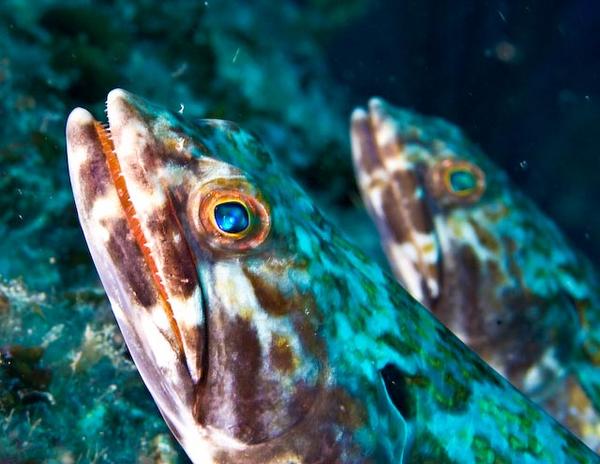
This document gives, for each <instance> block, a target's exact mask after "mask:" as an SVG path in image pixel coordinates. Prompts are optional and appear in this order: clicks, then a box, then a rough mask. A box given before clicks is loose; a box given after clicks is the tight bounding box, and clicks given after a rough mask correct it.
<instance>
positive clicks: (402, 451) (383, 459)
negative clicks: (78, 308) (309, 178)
mask: <svg viewBox="0 0 600 464" xmlns="http://www.w3.org/2000/svg"><path fill="white" fill-rule="evenodd" d="M107 110H108V111H107V112H108V118H109V123H110V133H109V132H108V129H105V128H103V127H102V126H101V125H100V124H99V123H97V122H96V121H95V120H94V119H93V117H92V116H91V114H90V113H88V112H87V111H85V110H83V109H76V110H74V111H73V112H72V114H71V115H70V117H69V120H68V122H67V148H68V155H69V170H70V175H71V179H72V185H73V191H74V195H75V199H76V204H77V210H78V214H79V219H80V222H81V225H82V228H83V231H84V234H85V236H86V240H87V242H88V245H89V248H90V251H91V254H92V257H93V259H94V262H95V264H96V268H97V270H98V273H99V275H100V278H101V280H102V282H103V285H104V287H105V289H106V292H107V294H108V297H109V299H110V301H111V304H112V308H113V311H114V313H115V316H116V319H117V321H118V323H119V325H120V327H121V330H122V332H123V335H124V338H125V340H126V342H127V345H128V347H129V350H130V352H131V355H132V357H133V359H134V361H135V363H136V365H137V367H138V369H139V371H140V373H141V375H142V378H143V379H144V381H145V383H146V385H147V387H148V389H149V390H150V392H151V394H152V396H153V397H154V399H155V401H156V403H157V405H158V407H159V409H160V411H161V412H162V414H163V416H164V417H165V419H166V421H167V422H168V424H169V426H170V427H171V430H172V431H173V433H174V435H175V436H176V437H177V439H178V440H179V441H180V443H181V444H182V446H183V448H184V449H185V451H186V452H187V453H188V455H189V456H190V458H191V459H192V461H194V462H195V463H198V464H200V463H202V464H210V463H219V464H221V463H222V464H225V463H232V464H236V463H240V464H241V463H247V464H257V463H261V464H275V463H278V464H290V463H294V464H317V463H381V464H386V463H390V464H392V463H394V464H396V463H400V462H404V463H424V462H436V463H461V464H469V463H483V462H506V463H508V462H515V463H516V462H518V463H549V462H556V463H567V462H569V463H570V462H576V463H587V462H600V459H599V458H598V457H597V456H596V455H595V454H594V453H593V452H592V451H591V450H589V448H587V447H586V446H585V445H583V443H581V442H580V441H579V440H578V439H576V438H575V437H574V436H573V435H571V434H570V433H569V432H567V430H566V429H564V428H563V427H562V426H560V425H559V424H558V423H557V422H556V421H555V420H554V419H552V418H551V417H550V416H548V415H547V414H546V413H544V412H542V411H541V410H540V409H539V408H538V407H537V406H535V405H534V404H533V403H531V402H530V401H529V400H528V399H526V398H525V397H524V396H523V395H521V394H520V393H519V392H518V391H517V390H516V389H515V388H514V387H512V386H511V385H510V384H509V383H508V382H507V381H505V380H504V379H502V377H500V376H499V375H498V374H496V373H495V372H494V371H493V370H492V369H490V368H489V367H488V366H487V365H486V364H485V363H484V362H483V361H482V360H481V359H480V358H479V357H478V356H477V355H475V354H474V353H473V352H472V351H470V350H469V349H468V348H467V347H466V346H465V345H463V344H462V343H461V342H460V341H459V340H458V339H457V338H456V337H455V336H454V335H452V334H451V333H450V332H449V331H448V330H447V329H446V328H445V327H444V326H443V325H442V324H440V323H439V322H438V321H437V320H436V319H435V318H434V317H433V316H432V315H431V313H430V312H429V311H427V310H426V309H425V308H423V307H422V306H421V305H420V304H419V303H418V302H416V301H415V300H414V299H413V298H412V297H410V295H409V294H408V293H407V292H406V291H405V290H404V289H403V288H402V287H401V286H399V285H398V284H397V283H396V281H395V280H394V279H393V278H392V277H391V276H388V275H387V274H386V273H384V272H383V271H382V270H381V269H380V268H379V267H378V266H377V265H376V264H374V263H373V262H371V261H370V260H369V259H368V258H366V257H365V256H363V255H362V254H361V253H360V252H359V251H358V250H357V249H356V248H355V247H354V246H352V245H351V244H349V243H348V242H346V241H345V240H344V239H343V238H341V237H340V236H339V235H338V234H337V233H336V231H335V230H334V228H333V227H332V226H331V224H330V223H329V222H327V220H325V219H324V218H323V216H322V215H321V214H320V213H319V211H318V210H317V209H316V208H315V207H314V206H313V203H312V202H311V200H310V199H309V198H308V197H307V196H306V194H305V193H304V192H303V191H302V190H301V188H300V187H299V186H298V185H297V184H296V183H294V182H293V181H291V180H290V179H288V178H287V177H286V176H285V175H284V174H283V172H282V170H281V168H279V167H278V166H277V164H276V162H274V161H273V160H272V159H271V157H270V155H269V154H268V153H267V152H266V151H265V149H264V148H263V146H262V145H261V144H260V142H258V141H257V139H256V138H255V137H254V136H252V135H251V134H249V133H247V132H245V131H243V130H241V129H240V128H239V127H238V126H237V125H235V124H233V123H230V122H226V121H217V120H204V121H201V122H200V123H198V124H195V125H191V124H188V123H186V122H185V121H184V120H183V119H182V118H181V116H180V115H178V114H176V113H172V112H169V111H166V110H164V109H162V108H160V107H158V106H155V105H153V104H151V103H149V102H147V101H145V100H143V99H141V98H139V97H136V96H133V95H131V94H129V93H127V92H125V91H123V90H119V89H117V90H113V91H112V92H111V93H110V94H109V96H108V102H107ZM228 202H229V203H231V202H238V203H241V204H243V205H244V207H245V208H246V211H247V212H248V216H249V218H250V219H249V221H248V224H249V225H248V227H247V228H246V229H244V231H242V232H240V231H236V232H235V233H231V232H223V229H222V228H219V227H217V225H218V223H217V219H216V218H217V213H216V211H217V206H218V205H220V204H223V203H228Z"/></svg>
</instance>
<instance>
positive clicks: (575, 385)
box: [351, 98, 600, 449]
mask: <svg viewBox="0 0 600 464" xmlns="http://www.w3.org/2000/svg"><path fill="white" fill-rule="evenodd" d="M351 137H352V144H353V157H354V165H355V170H356V175H357V180H358V184H359V186H360V190H361V194H362V197H363V199H364V201H365V204H366V206H367V209H368V211H369V213H370V215H371V217H372V218H373V219H374V221H375V223H376V224H377V228H378V230H379V233H380V235H381V238H382V245H383V248H384V249H385V252H386V254H387V257H388V259H389V261H390V264H391V267H392V269H393V271H394V273H395V275H396V277H397V278H398V279H399V281H400V282H401V283H402V284H403V285H404V286H405V287H406V288H407V289H408V290H409V291H410V293H411V294H412V295H413V296H414V297H415V298H417V299H418V300H420V301H421V302H422V303H423V304H424V305H425V306H427V307H428V308H430V309H431V310H432V312H433V313H434V314H435V315H436V316H437V317H438V318H439V319H440V320H441V321H442V322H443V323H444V324H445V325H446V326H447V327H448V328H450V329H451V330H452V331H453V332H454V333H455V334H457V335H458V336H459V337H460V338H461V340H462V341H463V342H465V343H466V344H467V345H469V346H470V347H471V348H472V349H473V350H475V351H476V352H477V353H479V355H480V356H482V357H483V359H484V360H486V361H487V362H488V363H490V364H491V365H492V366H494V367H495V368H496V370H498V371H499V372H500V373H502V374H503V375H504V376H506V377H507V378H508V379H510V380H511V381H512V382H513V383H514V384H515V385H516V386H517V387H519V388H520V389H522V390H523V391H524V392H525V393H526V394H527V395H529V396H530V397H531V398H532V399H534V400H535V401H536V402H538V403H539V404H541V405H542V406H543V407H545V408H546V409H547V410H548V411H550V412H551V413H552V414H553V415H554V416H555V417H556V418H557V419H558V420H560V421H561V422H562V423H563V424H565V425H566V426H567V427H569V428H571V430H573V431H574V432H575V433H576V434H578V435H579V436H580V437H582V438H583V439H584V440H585V441H586V442H587V443H588V444H589V445H590V446H591V447H593V448H595V449H599V448H600V420H599V419H598V415H597V414H596V412H595V410H594V407H593V405H595V406H596V408H598V406H600V403H599V402H598V399H599V396H598V394H599V392H600V389H598V387H597V385H598V380H599V376H600V366H599V362H600V356H599V344H598V335H599V333H598V332H599V328H600V325H599V323H600V320H599V311H600V292H599V283H598V282H599V280H598V277H597V275H596V273H595V272H594V270H593V269H592V267H591V265H590V263H589V262H588V261H587V260H586V259H584V258H582V257H581V256H580V255H578V254H577V253H576V252H575V251H573V249H572V247H571V246H570V245H569V244H568V243H567V241H566V240H565V238H564V236H563V235H562V234H561V232H560V231H559V230H558V229H557V227H556V226H555V224H554V223H553V222H552V221H551V220H549V219H548V218H547V217H546V216H544V215H543V214H542V213H541V212H540V211H539V210H538V209H537V208H536V206H535V205H534V204H533V203H532V202H531V201H529V200H528V199H527V198H526V197H525V196H524V195H523V194H521V193H520V192H519V191H518V190H517V189H516V188H515V187H514V186H513V185H512V184H511V183H510V182H509V180H508V178H507V176H506V175H505V174H504V173H503V172H502V171H501V170H499V169H498V168H497V167H496V166H495V165H493V164H492V163H491V162H490V160H489V159H488V158H487V157H486V156H485V155H484V154H483V153H482V152H481V151H480V150H479V149H478V148H477V147H476V146H475V145H473V144H472V143H471V142H470V141H469V140H468V139H467V138H466V137H465V135H464V134H463V133H462V132H461V131H460V130H459V129H458V128H457V127H456V126H454V125H452V124H450V123H448V122H446V121H444V120H442V119H438V118H430V117H424V116H420V115H418V114H416V113H414V112H412V111H408V110H403V109H398V108H395V107H393V106H391V105H389V104H387V103H385V102H384V101H382V100H381V99H377V98H374V99H372V100H371V101H370V103H369V108H368V112H367V111H364V110H362V109H357V110H355V112H354V114H353V117H352V129H351ZM453 175H455V176H457V177H455V178H454V179H453V178H452V176H453ZM460 176H463V177H462V180H461V177H460ZM452 180H454V182H455V184H453V183H452ZM461 182H462V184H461ZM465 182H467V183H465ZM460 187H462V188H460Z"/></svg>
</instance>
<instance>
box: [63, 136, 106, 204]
mask: <svg viewBox="0 0 600 464" xmlns="http://www.w3.org/2000/svg"><path fill="white" fill-rule="evenodd" d="M68 138H69V139H71V140H72V143H73V144H74V145H85V147H86V149H85V152H86V159H85V161H84V162H83V163H82V164H81V167H80V170H79V177H80V179H81V181H80V185H81V188H82V190H83V192H82V193H83V194H82V195H81V198H82V200H83V207H84V209H85V210H86V211H88V212H89V211H90V210H91V209H92V208H93V206H94V202H95V201H96V199H97V198H99V197H102V196H104V195H105V194H106V191H107V189H108V187H109V186H110V185H112V181H111V178H110V173H109V172H108V166H107V165H106V157H105V156H104V153H103V152H102V146H101V144H100V142H99V141H98V134H97V133H96V129H95V128H94V126H93V125H92V124H85V125H83V126H81V127H77V128H76V130H75V129H71V130H70V133H69V134H68Z"/></svg>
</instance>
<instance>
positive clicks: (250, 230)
mask: <svg viewBox="0 0 600 464" xmlns="http://www.w3.org/2000/svg"><path fill="white" fill-rule="evenodd" d="M222 207H225V208H226V209H227V208H228V211H230V212H231V211H232V208H233V212H234V213H235V214H237V216H233V219H231V217H226V218H225V219H226V220H229V221H237V222H233V223H232V222H226V224H227V225H232V224H233V225H232V227H231V228H228V227H224V223H223V220H221V221H220V220H219V219H222V218H220V217H219V215H218V211H219V208H222ZM188 216H189V217H190V219H191V222H192V224H193V225H194V227H195V229H196V231H197V232H198V234H200V241H201V242H204V243H206V244H207V245H208V246H209V247H210V248H212V249H215V250H221V251H233V252H244V251H247V250H250V249H253V248H256V247H257V246H259V245H260V244H261V243H262V242H264V241H265V239H266V238H267V236H268V235H269V231H270V228H271V219H270V218H271V215H270V211H269V207H268V205H267V204H266V202H265V201H263V200H262V198H260V195H257V194H254V192H253V189H252V188H251V186H250V185H248V184H247V183H245V182H244V181H242V180H237V179H215V180H213V181H210V182H208V183H207V184H204V185H202V186H201V187H200V188H199V189H198V190H196V191H195V192H194V193H193V194H192V196H191V197H190V201H189V203H188ZM240 218H241V219H240ZM240 223H241V226H240ZM242 226H243V227H242ZM236 227H237V228H236Z"/></svg>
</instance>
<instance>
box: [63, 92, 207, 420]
mask: <svg viewBox="0 0 600 464" xmlns="http://www.w3.org/2000/svg"><path fill="white" fill-rule="evenodd" d="M144 105H145V103H144V101H143V100H142V99H139V98H138V97H135V96H133V95H132V94H129V93H128V92H125V91H123V90H121V89H116V90H113V91H111V92H110V93H109V95H108V98H107V113H108V121H109V123H108V124H103V123H101V122H99V121H97V120H96V119H94V117H93V116H92V115H91V114H90V113H89V112H88V111H87V110H85V109H83V108H76V109H75V110H73V111H72V112H71V114H70V115H69V118H68V120H67V127H66V133H67V153H68V164H69V173H70V178H71V183H72V187H73V193H74V197H75V203H76V206H77V212H78V215H79V219H80V223H81V226H82V229H83V232H84V235H85V238H86V241H87V243H88V247H89V249H90V252H91V254H92V258H93V260H94V263H95V265H96V268H97V271H98V274H99V276H100V279H101V281H102V284H103V286H104V288H105V290H106V293H107V295H108V297H109V300H110V301H111V306H112V308H113V312H114V314H115V317H116V319H117V322H118V323H119V326H120V328H121V331H122V332H123V335H124V338H125V341H126V343H127V345H128V348H129V351H130V353H131V355H132V357H133V359H134V361H135V363H136V365H137V367H138V369H139V371H140V373H141V375H142V377H143V378H144V381H145V383H146V385H147V386H148V387H149V389H150V391H151V393H152V395H153V396H154V397H155V400H156V401H157V403H158V405H159V408H160V409H161V411H162V412H163V415H165V418H166V419H167V421H168V422H169V423H177V422H178V421H179V419H180V418H178V417H175V416H173V415H171V414H169V411H177V410H181V409H182V407H181V405H176V404H174V402H175V403H177V402H182V403H183V404H185V405H186V407H187V405H189V404H190V403H191V401H192V400H191V398H192V396H193V389H194V386H195V385H197V384H198V383H199V382H200V381H201V380H202V377H203V375H204V374H205V366H204V365H205V362H206V351H207V348H206V340H207V338H206V333H205V332H206V324H205V314H204V303H203V297H202V290H201V285H200V281H199V277H198V272H197V267H196V263H195V259H194V254H193V253H192V251H191V250H190V248H189V247H188V245H187V241H186V238H185V237H186V234H185V230H183V227H182V223H181V218H180V215H179V211H178V208H177V206H176V205H175V204H174V203H173V201H172V198H171V194H170V187H171V186H170V185H169V183H168V180H167V179H166V178H165V176H164V173H165V171H166V170H167V169H168V162H167V161H168V160H165V159H164V153H165V150H164V149H163V148H161V147H162V145H161V141H160V140H158V139H157V137H155V136H154V135H153V132H152V130H150V128H149V127H148V124H149V122H148V120H149V119H148V118H146V117H145V114H144V111H145V110H146V108H145V107H144ZM159 155H160V156H159ZM188 410H189V409H188ZM165 411H166V414H165ZM167 416H168V417H167ZM175 428H179V427H175Z"/></svg>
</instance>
